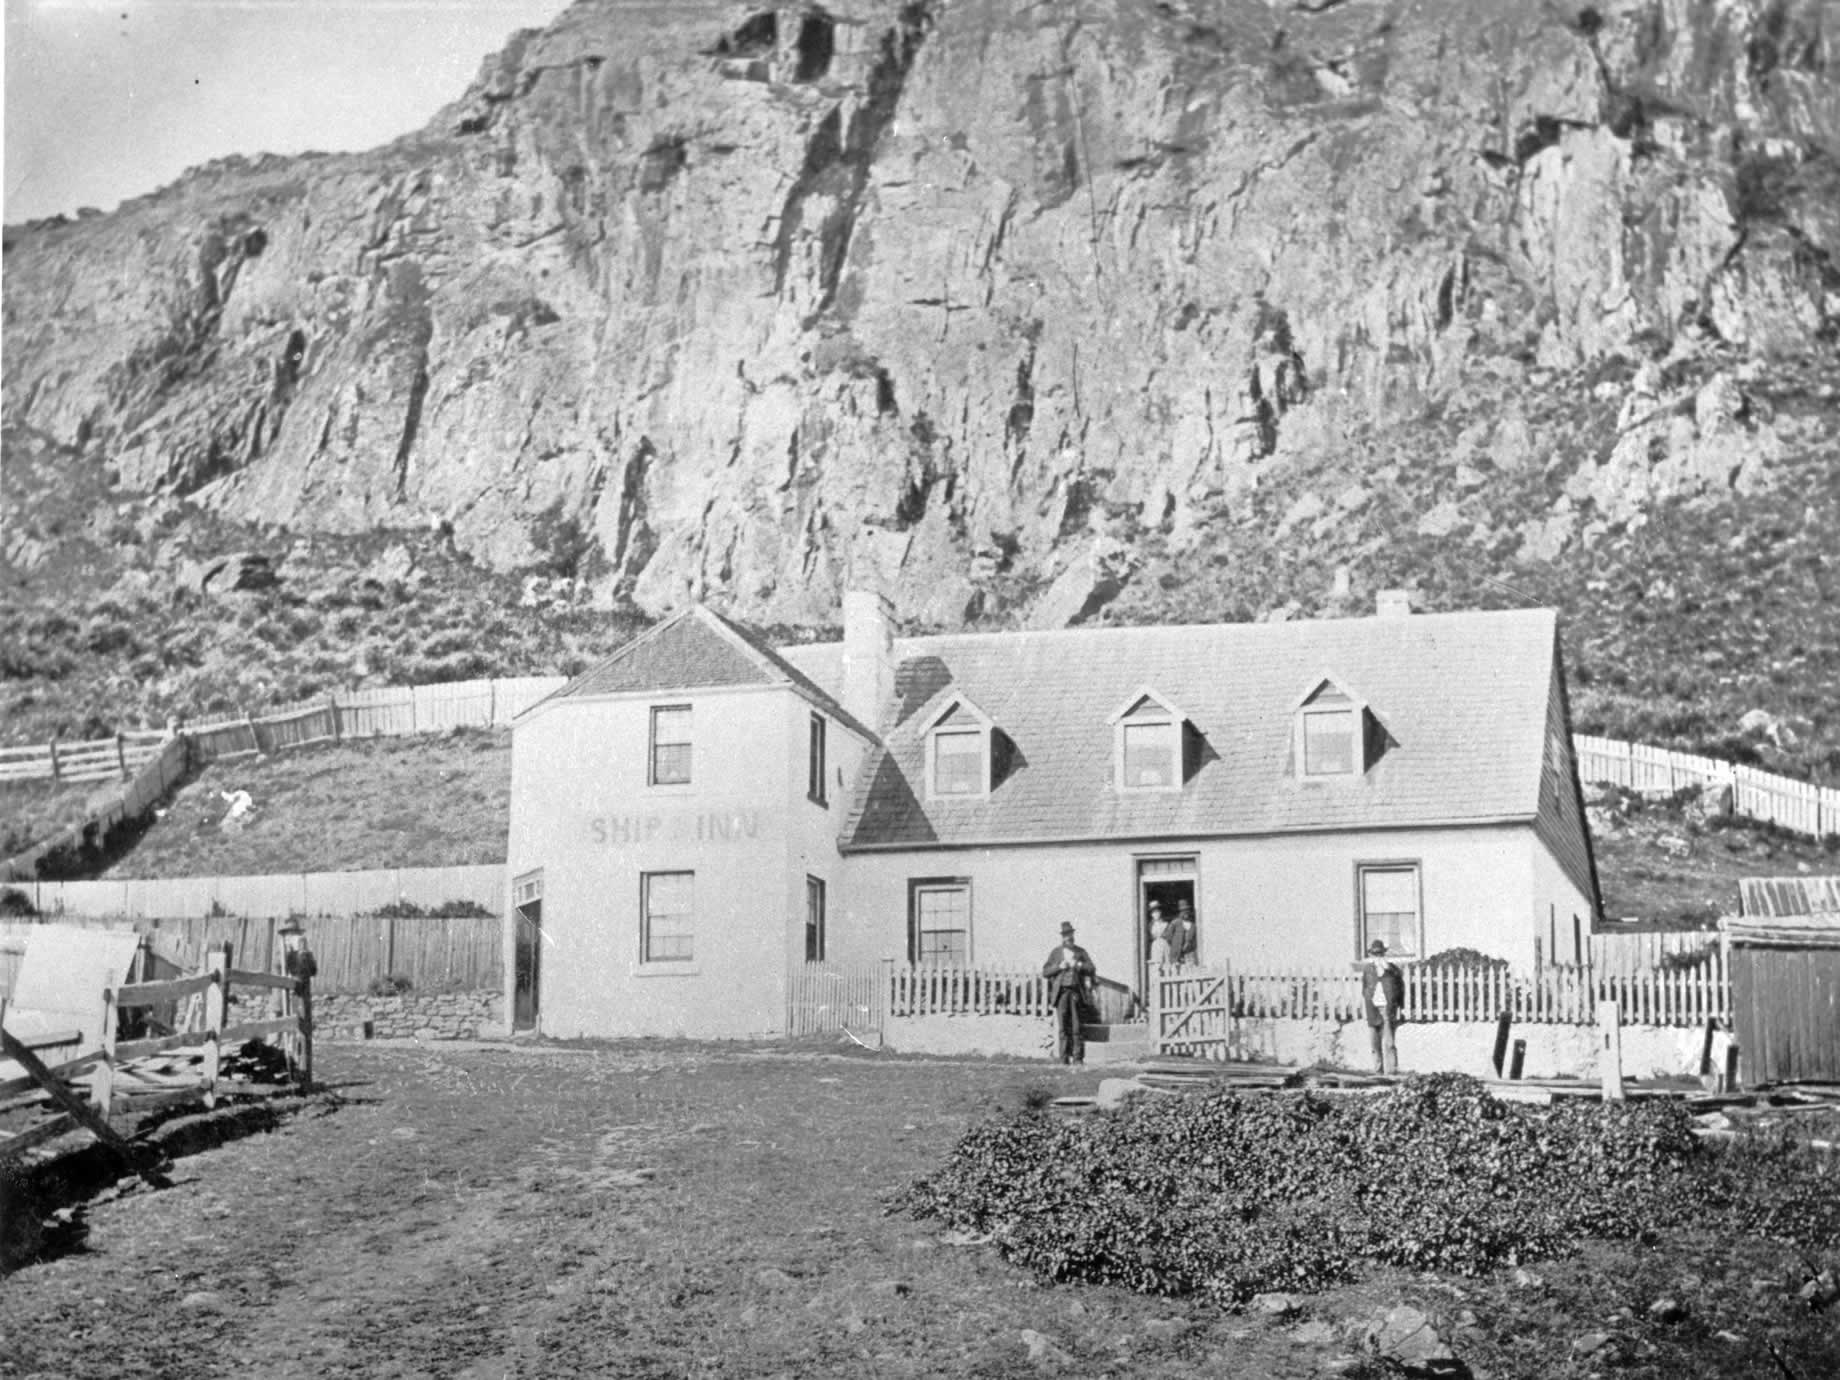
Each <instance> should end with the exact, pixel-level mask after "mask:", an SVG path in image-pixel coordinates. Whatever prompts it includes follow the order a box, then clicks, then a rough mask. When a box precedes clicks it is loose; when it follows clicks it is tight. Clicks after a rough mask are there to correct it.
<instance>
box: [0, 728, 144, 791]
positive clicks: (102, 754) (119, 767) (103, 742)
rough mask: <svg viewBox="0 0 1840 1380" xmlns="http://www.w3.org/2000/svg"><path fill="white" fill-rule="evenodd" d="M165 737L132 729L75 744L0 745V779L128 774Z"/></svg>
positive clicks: (98, 778) (69, 778) (71, 778)
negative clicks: (131, 730) (5, 746)
mask: <svg viewBox="0 0 1840 1380" xmlns="http://www.w3.org/2000/svg"><path fill="white" fill-rule="evenodd" d="M169 737H171V735H170V734H167V733H159V732H150V731H142V730H136V731H134V732H131V733H117V734H116V735H115V736H114V737H113V738H93V739H88V740H86V741H83V742H79V743H59V742H52V743H43V744H40V745H39V746H37V747H16V748H0V782H7V781H46V780H49V781H70V782H81V781H109V780H113V779H115V778H117V777H130V776H132V775H134V773H135V772H137V771H139V770H140V769H141V768H142V767H144V766H146V765H147V763H149V762H151V761H152V760H153V759H154V758H156V757H158V756H159V755H160V749H161V748H162V747H163V746H164V745H165V744H166V741H167V739H168V738H169Z"/></svg>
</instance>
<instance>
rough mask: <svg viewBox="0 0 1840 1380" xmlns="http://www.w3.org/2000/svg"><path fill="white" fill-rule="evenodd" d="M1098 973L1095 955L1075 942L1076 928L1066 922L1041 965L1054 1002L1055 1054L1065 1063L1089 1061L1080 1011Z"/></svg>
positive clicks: (1050, 996) (1049, 994) (1050, 997)
mask: <svg viewBox="0 0 1840 1380" xmlns="http://www.w3.org/2000/svg"><path fill="white" fill-rule="evenodd" d="M1098 972H1099V970H1098V969H1097V968H1096V967H1094V966H1093V961H1092V955H1091V954H1089V953H1087V952H1086V950H1084V949H1082V948H1081V947H1080V946H1079V945H1078V944H1076V943H1074V942H1073V926H1072V925H1070V924H1066V923H1064V922H1063V923H1062V925H1061V942H1060V943H1059V944H1057V945H1055V946H1054V949H1053V951H1052V952H1051V953H1049V955H1048V961H1047V962H1046V963H1044V964H1042V965H1041V975H1042V976H1043V977H1045V978H1046V979H1048V997H1049V999H1050V1000H1051V1001H1052V1002H1053V1003H1054V1054H1055V1057H1056V1058H1057V1059H1059V1060H1060V1061H1061V1062H1062V1063H1063V1064H1084V1063H1085V1062H1086V1032H1085V1031H1083V1030H1082V1029H1081V1028H1080V1011H1081V1008H1082V1007H1084V1006H1085V1004H1086V994H1087V992H1088V991H1089V990H1090V989H1091V987H1092V983H1093V979H1094V978H1095V977H1097V976H1098Z"/></svg>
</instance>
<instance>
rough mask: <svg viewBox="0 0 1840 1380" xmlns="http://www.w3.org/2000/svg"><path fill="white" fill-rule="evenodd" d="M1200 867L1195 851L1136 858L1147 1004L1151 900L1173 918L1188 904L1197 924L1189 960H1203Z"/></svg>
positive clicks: (1140, 961) (1140, 975)
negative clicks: (1178, 854) (1198, 883)
mask: <svg viewBox="0 0 1840 1380" xmlns="http://www.w3.org/2000/svg"><path fill="white" fill-rule="evenodd" d="M1199 876H1200V871H1199V867H1198V864H1197V861H1196V858H1195V855H1194V854H1193V853H1185V854H1182V855H1180V856H1178V857H1161V858H1139V859H1138V860H1137V981H1138V991H1139V992H1140V993H1142V1000H1143V1001H1144V1002H1145V1003H1146V1004H1147V1003H1148V1002H1149V999H1150V987H1149V982H1150V904H1151V902H1153V901H1154V902H1155V903H1156V904H1157V906H1158V907H1159V908H1160V909H1161V911H1162V914H1163V918H1164V919H1166V920H1173V919H1174V918H1175V917H1176V915H1177V914H1178V913H1179V912H1180V911H1181V910H1182V907H1183V906H1187V907H1188V915H1189V918H1190V920H1191V921H1192V923H1193V924H1194V927H1195V930H1194V938H1193V940H1192V941H1191V944H1192V948H1191V952H1190V953H1189V955H1188V961H1189V962H1190V963H1199V962H1201V905H1200V895H1199V891H1200V889H1199V887H1197V885H1196V882H1197V881H1198V879H1199Z"/></svg>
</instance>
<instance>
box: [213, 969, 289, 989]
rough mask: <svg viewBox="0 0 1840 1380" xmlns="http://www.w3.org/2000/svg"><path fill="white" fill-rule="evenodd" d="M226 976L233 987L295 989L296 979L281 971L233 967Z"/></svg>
mask: <svg viewBox="0 0 1840 1380" xmlns="http://www.w3.org/2000/svg"><path fill="white" fill-rule="evenodd" d="M224 976H225V977H227V978H228V979H229V981H230V985H231V986H232V987H268V988H272V989H274V990H276V991H280V992H292V991H293V990H294V979H293V978H291V977H283V976H282V975H281V974H280V973H252V972H249V971H248V970H246V969H243V968H231V969H229V970H228V971H227V972H226V973H225V974H224ZM199 990H200V991H203V990H204V989H203V988H200V989H199Z"/></svg>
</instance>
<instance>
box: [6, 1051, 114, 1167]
mask: <svg viewBox="0 0 1840 1380" xmlns="http://www.w3.org/2000/svg"><path fill="white" fill-rule="evenodd" d="M0 1050H4V1051H5V1052H6V1055H7V1057H8V1058H10V1059H13V1060H15V1061H17V1062H18V1064H19V1065H20V1067H22V1068H23V1069H25V1071H26V1072H27V1073H28V1074H30V1075H31V1076H32V1080H33V1081H34V1082H36V1083H37V1084H38V1085H39V1086H40V1087H41V1088H43V1089H44V1090H45V1091H46V1092H48V1093H50V1094H51V1097H52V1100H53V1101H55V1102H56V1103H57V1104H58V1105H59V1106H60V1107H62V1108H63V1109H64V1110H65V1111H67V1112H69V1113H70V1114H71V1116H73V1117H75V1118H76V1120H77V1122H78V1123H79V1124H80V1125H82V1126H83V1128H84V1129H85V1130H87V1131H89V1132H91V1133H92V1134H93V1135H94V1136H95V1137H96V1139H97V1140H99V1141H101V1142H102V1143H103V1144H105V1145H108V1146H110V1147H112V1148H114V1149H115V1150H118V1151H119V1152H121V1153H122V1154H123V1155H129V1156H131V1155H132V1154H133V1147H131V1146H130V1145H129V1144H128V1142H127V1141H126V1140H124V1139H123V1138H122V1136H121V1135H120V1133H119V1132H117V1131H116V1130H115V1128H114V1127H112V1126H110V1125H109V1123H108V1121H107V1120H106V1119H104V1118H103V1117H102V1116H99V1115H98V1114H97V1112H96V1109H95V1108H94V1107H91V1106H90V1105H89V1104H88V1103H87V1102H85V1101H84V1100H83V1099H82V1098H80V1097H78V1096H77V1095H76V1094H75V1093H73V1092H71V1090H70V1089H69V1088H68V1087H66V1086H65V1085H64V1084H63V1083H62V1082H61V1081H59V1080H58V1079H57V1078H56V1077H54V1076H53V1075H52V1073H51V1070H50V1069H48V1068H46V1067H45V1065H44V1064H43V1063H42V1062H41V1061H40V1059H39V1057H38V1056H37V1055H36V1054H34V1053H33V1052H32V1051H31V1050H29V1049H27V1048H26V1047H25V1046H24V1045H22V1044H20V1043H19V1041H17V1040H15V1039H14V1038H13V1037H12V1036H11V1035H9V1034H8V1033H7V1032H6V1031H5V1030H0Z"/></svg>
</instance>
